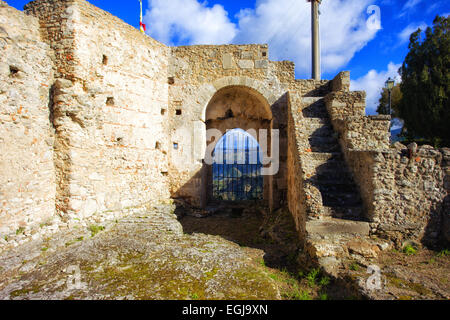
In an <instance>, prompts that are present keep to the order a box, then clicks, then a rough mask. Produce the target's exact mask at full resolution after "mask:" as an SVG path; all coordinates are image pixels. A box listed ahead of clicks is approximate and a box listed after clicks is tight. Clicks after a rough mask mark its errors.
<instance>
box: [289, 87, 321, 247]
mask: <svg viewBox="0 0 450 320" xmlns="http://www.w3.org/2000/svg"><path fill="white" fill-rule="evenodd" d="M329 88H330V82H329V81H326V80H323V81H315V80H295V81H292V82H291V83H290V85H289V112H288V161H287V168H288V175H287V176H288V197H287V205H288V208H289V211H290V212H291V214H292V216H293V218H294V221H295V224H296V228H297V231H298V232H299V238H300V240H301V241H305V237H306V221H307V220H308V218H309V217H313V216H319V215H320V214H321V211H322V197H321V194H320V192H319V190H318V189H317V188H316V187H315V186H313V185H312V184H310V183H308V181H307V180H308V177H307V176H306V175H307V174H308V172H309V170H308V169H309V166H310V161H308V160H309V148H310V147H309V142H308V139H309V138H310V137H309V136H308V134H306V132H308V131H310V130H308V128H309V126H310V125H311V123H310V122H309V121H310V120H309V119H308V118H305V117H304V115H303V109H304V108H305V103H304V100H303V99H305V98H306V99H308V98H310V97H323V96H325V95H326V94H328V92H329Z"/></svg>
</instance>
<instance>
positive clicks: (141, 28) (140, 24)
mask: <svg viewBox="0 0 450 320" xmlns="http://www.w3.org/2000/svg"><path fill="white" fill-rule="evenodd" d="M139 3H140V5H141V19H140V21H139V29H140V30H141V32H142V33H145V31H147V26H146V25H145V24H144V23H143V22H142V0H139Z"/></svg>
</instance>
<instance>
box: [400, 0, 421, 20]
mask: <svg viewBox="0 0 450 320" xmlns="http://www.w3.org/2000/svg"><path fill="white" fill-rule="evenodd" d="M422 1H423V0H408V1H407V2H406V3H405V5H404V6H403V8H402V10H401V11H400V15H399V17H403V16H404V15H406V14H407V13H408V11H410V10H413V9H414V8H415V7H416V6H417V5H418V4H419V3H421V2H422Z"/></svg>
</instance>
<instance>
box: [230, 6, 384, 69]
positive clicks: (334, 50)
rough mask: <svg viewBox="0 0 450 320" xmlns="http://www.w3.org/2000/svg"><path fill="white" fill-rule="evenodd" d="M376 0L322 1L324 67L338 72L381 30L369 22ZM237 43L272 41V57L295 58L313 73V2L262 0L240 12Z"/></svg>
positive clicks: (277, 58) (299, 65)
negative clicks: (369, 15) (372, 6)
mask: <svg viewBox="0 0 450 320" xmlns="http://www.w3.org/2000/svg"><path fill="white" fill-rule="evenodd" d="M371 2H372V0H332V1H330V0H327V1H323V2H322V5H321V13H322V14H321V16H320V19H321V21H320V24H321V51H322V68H323V70H324V71H325V72H334V71H336V70H338V69H339V68H341V67H343V66H344V65H346V64H347V63H348V62H349V61H350V60H351V59H352V58H353V56H354V54H355V53H356V52H357V51H359V50H361V49H362V48H363V47H364V46H365V45H366V44H367V43H368V42H369V41H370V40H372V39H373V38H374V37H375V35H376V33H377V31H378V30H376V29H371V28H369V27H368V26H367V23H366V21H367V19H368V15H367V13H366V11H367V8H368V6H369V5H370V4H371ZM238 18H239V33H238V35H237V36H236V38H235V39H234V42H237V43H248V42H251V43H254V42H256V43H268V44H269V45H270V50H271V51H270V52H271V58H272V59H274V60H282V59H287V60H293V61H294V62H295V63H296V70H297V72H299V73H300V74H302V75H305V76H309V74H310V68H311V40H310V39H311V4H309V3H307V2H306V1H298V0H261V1H258V2H257V6H256V8H255V9H254V10H249V9H246V10H243V11H241V13H240V14H239V15H238Z"/></svg>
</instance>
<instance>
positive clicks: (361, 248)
mask: <svg viewBox="0 0 450 320" xmlns="http://www.w3.org/2000/svg"><path fill="white" fill-rule="evenodd" d="M347 247H348V250H349V251H350V253H357V254H359V255H361V256H363V257H364V258H376V257H377V256H378V254H379V252H380V248H378V246H376V245H373V244H369V243H367V242H364V241H357V240H354V241H350V242H348V243H347Z"/></svg>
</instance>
